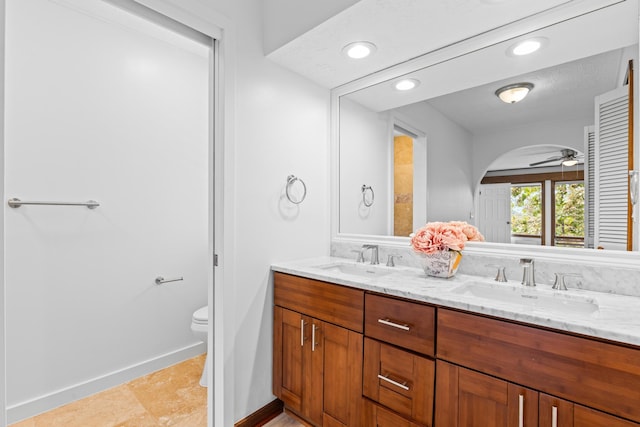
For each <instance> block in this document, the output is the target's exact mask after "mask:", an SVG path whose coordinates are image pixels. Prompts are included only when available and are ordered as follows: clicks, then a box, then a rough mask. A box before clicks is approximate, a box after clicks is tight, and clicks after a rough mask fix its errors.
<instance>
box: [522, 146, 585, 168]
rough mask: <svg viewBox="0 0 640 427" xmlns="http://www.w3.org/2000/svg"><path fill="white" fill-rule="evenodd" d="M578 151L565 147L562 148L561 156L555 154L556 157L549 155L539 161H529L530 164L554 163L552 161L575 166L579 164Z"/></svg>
mask: <svg viewBox="0 0 640 427" xmlns="http://www.w3.org/2000/svg"><path fill="white" fill-rule="evenodd" d="M578 157H581V156H578V152H577V151H575V150H572V149H570V148H563V149H562V150H560V155H559V156H555V157H549V158H548V159H546V160H541V161H539V162H534V163H529V166H539V165H543V164H545V163H552V162H558V161H559V162H560V163H561V164H562V165H563V166H573V165H576V164H578V162H579V161H578Z"/></svg>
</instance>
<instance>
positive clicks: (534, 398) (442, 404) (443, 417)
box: [435, 361, 538, 427]
mask: <svg viewBox="0 0 640 427" xmlns="http://www.w3.org/2000/svg"><path fill="white" fill-rule="evenodd" d="M435 425H436V427H452V426H459V427H512V426H518V427H535V426H537V425H538V393H537V392H535V391H533V390H530V389H527V388H524V387H520V386H516V385H514V384H511V383H508V382H506V381H503V380H500V379H497V378H493V377H490V376H488V375H484V374H481V373H478V372H475V371H471V370H469V369H465V368H461V367H458V366H456V365H452V364H450V363H447V362H443V361H437V365H436V423H435Z"/></svg>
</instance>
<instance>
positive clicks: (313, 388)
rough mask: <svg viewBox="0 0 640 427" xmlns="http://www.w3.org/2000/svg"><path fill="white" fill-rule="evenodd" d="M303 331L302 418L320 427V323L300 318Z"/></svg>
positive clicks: (321, 360) (321, 379) (321, 394)
mask: <svg viewBox="0 0 640 427" xmlns="http://www.w3.org/2000/svg"><path fill="white" fill-rule="evenodd" d="M302 319H303V322H304V323H303V325H304V326H303V328H304V329H305V332H304V334H303V335H304V336H305V337H306V339H305V340H304V346H303V352H302V354H303V358H302V365H303V369H302V373H303V381H302V398H303V399H302V416H303V417H304V418H305V419H306V420H308V421H310V422H311V423H313V424H314V425H318V426H320V425H322V406H323V401H322V400H323V393H322V390H323V383H324V381H323V377H324V345H323V341H324V340H323V336H324V333H323V328H324V325H323V323H322V322H321V321H319V320H317V319H313V318H311V317H307V316H302Z"/></svg>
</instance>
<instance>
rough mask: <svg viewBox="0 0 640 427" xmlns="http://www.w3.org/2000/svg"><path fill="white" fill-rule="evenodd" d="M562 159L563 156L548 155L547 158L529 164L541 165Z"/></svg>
mask: <svg viewBox="0 0 640 427" xmlns="http://www.w3.org/2000/svg"><path fill="white" fill-rule="evenodd" d="M562 159H564V157H562V156H557V157H550V158H548V159H547V160H541V161H539V162H534V163H529V166H538V165H543V164H545V163H551V162H557V161H558V160H562Z"/></svg>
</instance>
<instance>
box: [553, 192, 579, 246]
mask: <svg viewBox="0 0 640 427" xmlns="http://www.w3.org/2000/svg"><path fill="white" fill-rule="evenodd" d="M553 193H554V198H555V203H554V214H553V220H554V222H553V230H554V234H553V244H554V245H555V246H565V247H579V248H581V247H584V182H583V181H568V182H554V185H553Z"/></svg>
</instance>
